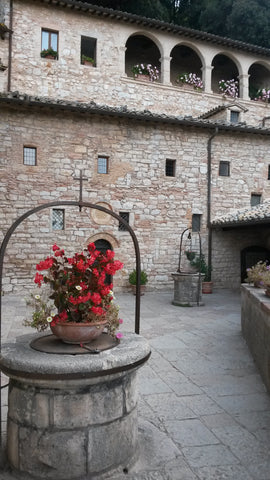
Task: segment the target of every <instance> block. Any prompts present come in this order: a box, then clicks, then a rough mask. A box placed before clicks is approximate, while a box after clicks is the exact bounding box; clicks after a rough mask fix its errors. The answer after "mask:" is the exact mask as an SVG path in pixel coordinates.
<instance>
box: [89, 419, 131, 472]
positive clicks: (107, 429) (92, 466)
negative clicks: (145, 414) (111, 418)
mask: <svg viewBox="0 0 270 480" xmlns="http://www.w3.org/2000/svg"><path fill="white" fill-rule="evenodd" d="M137 441H138V424H137V410H133V411H132V412H131V413H130V414H129V415H126V416H125V417H123V418H122V419H121V420H116V421H115V422H113V423H110V424H108V425H103V427H99V428H92V429H90V431H89V439H88V465H89V466H88V468H89V472H88V473H89V474H90V475H91V474H92V475H93V474H94V473H95V472H102V471H106V470H109V469H110V468H112V467H116V468H117V467H118V466H120V465H122V466H123V468H124V467H126V466H128V465H130V463H131V462H132V459H133V457H134V456H135V455H136V453H137V447H138V445H137ZM97 449H98V450H99V449H102V452H103V453H102V457H101V456H100V455H96V451H97Z"/></svg>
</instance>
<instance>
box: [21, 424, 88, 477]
mask: <svg viewBox="0 0 270 480" xmlns="http://www.w3.org/2000/svg"><path fill="white" fill-rule="evenodd" d="M19 437H20V451H19V457H20V471H21V472H26V473H28V474H30V475H33V476H36V477H38V478H39V479H43V478H44V479H46V480H56V478H57V479H58V480H68V479H76V478H78V479H80V478H82V477H83V475H85V474H86V463H87V462H86V434H85V433H84V432H83V431H72V430H69V431H68V430H67V431H65V432H63V431H62V432H57V431H49V430H36V431H34V430H33V429H30V428H20V430H19ZM63 445H65V448H63ZM71 465H72V468H71Z"/></svg>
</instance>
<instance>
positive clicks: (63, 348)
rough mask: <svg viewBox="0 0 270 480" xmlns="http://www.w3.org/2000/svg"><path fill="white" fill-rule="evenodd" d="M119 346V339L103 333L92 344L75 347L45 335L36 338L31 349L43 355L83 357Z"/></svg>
mask: <svg viewBox="0 0 270 480" xmlns="http://www.w3.org/2000/svg"><path fill="white" fill-rule="evenodd" d="M118 344H119V340H118V339H117V338H113V337H112V336H111V335H108V334H107V333H102V335H100V336H99V337H98V338H96V339H95V340H92V341H91V342H90V343H81V344H80V345H74V344H71V343H64V342H62V340H60V339H59V338H57V337H56V336H55V335H45V336H42V337H38V338H35V339H34V340H32V342H31V343H30V347H31V348H33V349H34V350H37V351H39V352H43V353H55V354H57V355H61V354H63V355H83V354H85V353H88V354H89V353H91V354H98V353H100V352H103V351H104V350H109V349H111V348H114V347H116V346H117V345H118Z"/></svg>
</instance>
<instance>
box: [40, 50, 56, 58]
mask: <svg viewBox="0 0 270 480" xmlns="http://www.w3.org/2000/svg"><path fill="white" fill-rule="evenodd" d="M40 56H41V57H43V58H51V59H56V58H57V56H58V53H57V52H56V50H54V49H53V48H47V49H44V50H41V52H40Z"/></svg>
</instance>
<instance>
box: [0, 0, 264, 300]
mask: <svg viewBox="0 0 270 480" xmlns="http://www.w3.org/2000/svg"><path fill="white" fill-rule="evenodd" d="M71 3H72V4H74V5H75V4H76V5H77V6H78V9H72V8H66V6H65V5H66V4H65V2H62V3H61V5H60V4H58V2H56V3H53V2H50V1H49V2H48V3H47V2H43V1H42V0H40V1H37V2H33V1H31V0H23V1H20V2H18V1H16V0H15V1H14V2H13V12H12V25H10V23H9V22H10V21H11V15H10V12H9V3H8V2H4V12H5V14H4V21H5V23H6V24H7V25H9V26H12V31H13V34H12V50H11V51H10V50H9V34H8V33H7V34H5V36H4V38H3V39H0V57H1V59H2V62H4V63H5V64H7V65H8V64H9V61H10V70H9V69H7V70H5V71H0V91H1V92H2V93H0V112H1V115H0V137H1V142H0V170H1V181H0V202H1V207H2V208H1V216H0V221H1V230H2V233H1V238H3V236H4V234H5V232H6V231H7V229H8V228H9V227H10V225H11V224H12V222H13V221H14V220H15V219H16V218H17V217H18V216H20V215H22V214H23V213H24V212H25V211H27V210H28V209H30V208H33V207H35V206H37V205H40V204H42V203H46V202H52V201H59V200H63V201H64V200H78V195H79V183H78V181H76V180H75V179H74V178H73V177H74V176H76V177H78V175H79V171H80V169H82V170H83V173H84V176H85V177H87V180H85V181H84V183H83V199H84V200H85V201H88V202H92V203H96V202H98V203H102V204H103V205H105V206H107V208H112V209H113V210H114V211H115V212H117V213H118V212H128V213H129V214H130V224H131V225H132V227H133V228H134V230H135V232H136V235H137V236H138V240H139V243H140V246H141V255H142V266H143V268H144V269H145V270H146V271H147V273H148V276H149V288H161V287H164V286H166V287H167V286H169V285H171V282H172V280H171V272H173V271H175V270H176V268H177V264H178V247H179V236H180V234H181V232H182V231H183V230H184V229H185V228H187V227H188V226H190V225H191V219H192V215H193V214H200V215H202V217H201V218H202V221H201V236H202V245H203V251H204V253H206V254H207V242H208V228H207V227H208V225H207V222H208V220H209V219H208V218H207V195H208V188H209V185H208V168H209V166H208V160H209V158H208V154H209V152H208V150H207V148H208V146H209V145H208V142H209V138H210V137H211V136H212V135H213V133H214V132H215V131H216V129H217V131H216V135H215V137H214V138H213V140H212V142H211V183H210V188H211V207H210V214H211V218H210V220H212V219H213V218H215V217H216V216H220V215H223V214H224V213H226V212H228V211H231V210H233V209H238V208H242V207H244V206H248V205H250V196H251V193H258V194H261V195H262V201H263V200H265V199H267V198H269V193H270V192H269V188H270V185H269V180H268V166H269V165H270V154H269V140H270V139H269V135H270V131H269V130H268V129H267V123H266V124H265V127H264V128H262V125H263V123H264V120H263V119H264V118H265V117H267V116H268V115H269V106H268V104H267V103H259V102H254V101H251V100H249V98H248V95H247V94H246V83H245V82H246V81H247V77H248V73H247V72H248V71H249V68H251V66H252V65H253V64H254V63H256V62H257V63H258V64H261V65H264V68H266V67H267V68H268V70H270V62H269V59H268V57H269V56H270V52H269V51H268V50H266V49H261V48H260V47H253V46H248V45H246V44H242V43H241V42H238V43H237V42H234V41H230V40H228V39H219V43H218V42H216V41H215V39H214V38H212V37H211V36H207V35H208V34H204V33H203V32H199V34H198V38H199V39H198V40H196V41H195V40H194V38H193V36H192V34H193V32H192V31H190V33H189V32H185V33H183V32H182V31H181V28H180V27H179V29H180V30H179V29H178V30H177V29H176V30H175V31H171V30H170V27H169V26H167V25H165V24H164V28H163V29H162V30H161V29H160V25H159V23H157V24H156V23H155V22H154V21H149V22H148V24H147V22H146V23H145V22H144V24H143V22H140V19H137V20H136V21H137V23H135V24H134V21H133V20H134V19H133V17H132V16H130V17H129V16H128V17H125V15H124V14H123V15H124V17H123V18H121V14H120V16H119V15H118V18H116V17H115V16H113V15H112V16H108V15H107V14H105V13H106V9H105V10H104V9H99V8H98V7H93V8H92V9H90V7H89V5H88V6H85V8H84V9H82V10H80V8H81V5H79V4H78V2H76V1H75V0H74V1H72V2H71ZM104 12H105V13H104ZM42 28H45V29H49V30H57V31H58V32H59V45H58V51H59V55H58V59H57V60H48V59H44V58H41V57H40V50H41V29H42ZM177 28H178V27H177ZM83 35H85V36H91V37H94V38H96V39H97V47H96V66H95V67H93V68H91V67H85V66H84V65H81V62H80V39H81V36H83ZM137 35H141V36H145V37H146V38H148V39H151V40H152V41H153V42H154V43H155V44H156V45H157V46H158V48H159V51H160V55H161V57H160V58H161V79H160V81H159V82H158V83H153V84H151V83H147V82H138V81H136V80H134V79H133V78H131V77H130V75H129V74H128V73H127V72H128V65H129V64H130V62H131V61H133V60H134V63H135V60H136V59H135V58H133V57H128V54H129V52H128V50H127V49H126V43H127V40H128V39H129V38H131V37H132V36H135V37H136V36H137ZM211 42H212V43H211ZM176 45H180V46H181V45H183V46H189V48H194V51H196V52H199V56H200V59H201V63H202V73H203V77H204V81H205V88H204V90H203V91H202V92H196V91H191V92H190V91H183V89H181V88H180V87H179V86H177V85H175V84H174V83H173V78H172V75H171V77H170V72H169V71H170V68H169V63H168V58H169V54H170V52H172V51H173V48H174V47H175V46H176ZM222 53H223V54H226V55H229V57H230V58H232V59H233V60H234V61H235V62H236V63H237V65H238V67H239V76H241V82H244V83H245V85H244V84H243V85H242V87H241V89H240V99H236V100H234V101H232V100H231V99H228V98H224V97H223V96H222V95H218V94H217V93H216V92H215V93H213V91H212V90H211V82H210V81H209V71H210V70H209V69H210V67H209V65H211V62H212V60H213V59H214V57H215V55H218V54H222ZM150 60H151V59H150ZM211 68H212V67H211ZM174 69H175V66H174ZM214 70H215V68H214ZM214 70H213V71H214ZM269 77H270V76H269ZM239 78H240V77H239ZM269 84H270V82H269ZM212 86H213V88H214V84H213V85H212ZM15 91H17V92H19V93H12V92H15ZM235 104H236V109H238V110H240V111H241V117H240V119H241V122H242V123H239V124H231V123H230V121H229V120H228V118H229V116H228V113H229V111H227V110H226V108H227V107H229V108H231V109H233V108H235ZM220 106H222V108H223V110H222V109H221V110H218V111H217V113H216V114H215V111H216V110H215V109H216V108H217V107H220ZM207 112H209V114H208V115H207V116H206V117H205V118H199V117H200V116H201V115H203V114H206V113H207ZM211 112H212V113H211ZM211 115H212V116H211ZM243 122H244V123H243ZM24 146H30V147H35V148H36V149H37V165H36V166H27V165H24V164H23V147H24ZM98 155H104V156H107V157H108V158H109V172H108V174H105V175H104V174H98V173H97V158H98ZM166 159H173V160H175V161H176V171H175V176H173V177H170V176H166V174H165V164H166ZM220 161H229V162H230V176H228V177H226V176H219V162H220ZM51 216H52V211H51V210H43V211H41V212H40V213H38V214H36V215H34V216H32V217H29V218H28V219H27V220H26V221H25V222H23V224H21V225H20V226H19V227H18V229H17V230H16V232H15V234H14V236H13V237H12V239H11V241H10V243H9V246H8V248H7V254H6V260H7V261H6V265H5V271H4V289H5V291H11V290H12V289H13V288H14V287H16V288H18V287H20V286H21V285H24V284H29V283H30V282H31V281H32V280H31V278H32V274H33V272H34V265H35V263H36V262H37V261H38V260H40V257H43V256H44V255H47V254H49V251H50V246H51V245H52V244H53V243H54V242H57V243H59V245H62V246H65V247H66V249H67V251H69V253H72V252H73V251H74V250H75V249H76V250H78V249H80V248H83V247H84V246H85V245H86V244H87V242H88V241H95V240H97V239H100V238H103V239H106V240H107V241H109V242H110V243H111V245H112V247H113V248H114V249H115V251H116V255H117V257H118V258H121V260H122V261H123V262H124V264H125V267H124V270H123V271H121V273H119V274H118V275H117V276H116V278H115V288H116V289H117V288H126V287H127V286H128V282H127V278H128V273H129V272H130V270H131V269H133V268H134V252H133V245H132V242H131V240H130V237H129V234H128V233H127V232H121V231H119V229H118V224H117V222H116V221H115V220H114V219H112V218H108V216H107V217H106V215H105V216H104V217H102V218H98V219H97V217H96V216H95V214H94V212H93V211H90V210H86V209H83V210H82V212H81V213H79V212H78V210H77V209H73V208H65V229H64V230H63V231H61V230H58V231H53V230H52V226H51ZM268 237H269V235H268V231H266V230H264V232H263V233H262V232H261V233H260V234H259V235H258V232H257V234H255V233H254V232H252V231H249V232H246V233H245V235H242V234H240V233H238V234H235V233H226V235H225V234H223V233H222V232H221V231H218V230H217V231H215V232H214V234H213V247H212V252H213V258H212V262H213V280H214V282H215V285H217V286H227V287H228V286H229V287H230V286H233V287H237V286H239V283H240V252H241V249H242V248H244V247H246V246H249V245H253V244H258V245H268V243H269V240H268ZM15 272H16V273H15Z"/></svg>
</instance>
